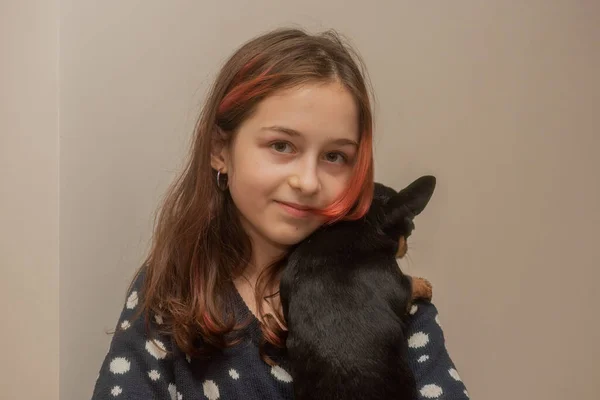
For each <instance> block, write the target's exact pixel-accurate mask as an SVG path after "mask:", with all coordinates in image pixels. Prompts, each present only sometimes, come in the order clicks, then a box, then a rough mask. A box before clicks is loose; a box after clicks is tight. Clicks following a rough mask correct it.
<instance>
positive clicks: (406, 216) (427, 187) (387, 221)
mask: <svg viewBox="0 0 600 400" xmlns="http://www.w3.org/2000/svg"><path fill="white" fill-rule="evenodd" d="M435 184H436V179H435V177H434V176H431V175H426V176H422V177H420V178H419V179H417V180H415V181H414V182H413V183H411V184H410V185H408V186H407V187H405V188H404V189H402V190H400V191H399V192H396V191H395V190H394V189H392V188H390V187H387V186H385V185H382V184H381V183H376V184H375V191H374V194H373V205H372V208H373V207H376V208H377V209H379V210H380V213H379V220H380V223H381V230H382V231H383V232H384V233H385V235H386V236H388V237H389V238H392V239H393V240H395V241H397V242H398V244H399V247H398V251H397V254H396V256H397V257H400V258H401V257H403V256H404V255H405V254H406V250H407V245H406V240H407V239H408V237H409V236H410V235H411V234H412V231H413V230H414V228H415V224H414V222H413V220H414V218H415V217H416V216H417V215H419V214H420V213H421V212H422V211H423V210H424V209H425V207H426V206H427V204H428V203H429V200H430V199H431V196H432V195H433V191H434V190H435Z"/></svg>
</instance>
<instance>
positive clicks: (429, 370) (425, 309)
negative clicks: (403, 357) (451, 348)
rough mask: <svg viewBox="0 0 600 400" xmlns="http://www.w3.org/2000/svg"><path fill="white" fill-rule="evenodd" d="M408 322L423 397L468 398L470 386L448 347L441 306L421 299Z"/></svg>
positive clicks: (412, 362) (413, 366) (412, 358)
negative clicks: (461, 374)
mask: <svg viewBox="0 0 600 400" xmlns="http://www.w3.org/2000/svg"><path fill="white" fill-rule="evenodd" d="M410 314H411V317H410V320H409V323H408V348H409V354H408V356H409V363H410V366H411V369H412V370H413V372H414V374H415V378H416V381H417V389H418V392H419V398H420V399H437V398H443V399H447V400H466V399H469V395H468V393H467V389H466V387H465V385H464V383H463V382H462V380H461V378H460V376H459V374H458V371H457V370H456V367H455V365H454V363H453V362H452V359H451V358H450V355H449V354H448V350H447V348H446V343H445V339H444V332H443V330H442V327H441V325H440V320H439V317H438V311H437V308H436V307H435V306H434V305H433V304H432V303H430V302H426V301H417V302H415V304H414V305H413V306H412V309H411V310H410Z"/></svg>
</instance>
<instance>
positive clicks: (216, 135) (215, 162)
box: [210, 126, 230, 174]
mask: <svg viewBox="0 0 600 400" xmlns="http://www.w3.org/2000/svg"><path fill="white" fill-rule="evenodd" d="M229 157H230V151H229V146H228V143H227V141H226V138H225V134H224V133H223V131H222V130H221V128H219V127H217V126H215V128H214V131H213V133H212V137H211V142H210V166H211V167H212V168H213V169H214V170H216V171H221V173H223V174H226V173H227V166H228V165H229V161H230V160H229Z"/></svg>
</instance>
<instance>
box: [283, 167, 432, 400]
mask: <svg viewBox="0 0 600 400" xmlns="http://www.w3.org/2000/svg"><path fill="white" fill-rule="evenodd" d="M435 182H436V181H435V178H434V177H433V176H424V177H421V178H419V179H417V180H416V181H415V182H413V183H412V184H411V185H409V186H408V187H407V188H405V189H404V190H402V191H400V192H399V193H397V192H396V191H395V190H393V189H391V188H388V187H386V186H384V185H381V184H377V183H376V184H375V193H374V199H373V203H372V205H371V207H370V209H369V212H368V213H367V215H366V216H365V217H364V218H362V219H360V220H358V221H343V222H338V223H336V224H333V225H330V226H325V227H323V228H321V229H319V230H318V231H316V232H315V233H314V234H313V235H311V236H310V237H309V238H307V239H306V240H304V241H303V242H302V243H300V244H299V245H298V246H297V247H296V248H295V249H294V250H293V251H292V253H291V254H290V256H289V260H288V264H287V266H286V268H285V270H284V272H283V275H282V278H281V284H280V297H281V302H282V307H283V312H284V316H285V319H286V322H287V325H288V330H289V332H288V337H287V342H286V346H287V352H288V360H289V363H290V365H289V367H290V369H291V374H292V376H293V378H294V398H295V399H296V400H312V399H315V400H316V399H318V400H333V399H338V400H353V399H356V400H370V399H373V400H374V399H377V400H382V399H383V400H385V399H398V400H404V399H406V400H412V399H417V390H416V385H415V379H414V376H413V374H412V372H411V370H410V368H409V366H408V361H407V351H408V345H407V338H406V337H405V326H404V323H403V320H404V318H405V316H406V314H407V308H408V305H409V302H410V300H411V283H410V279H409V278H408V277H406V276H405V275H404V274H402V272H401V271H400V268H399V267H398V264H397V262H396V253H397V250H398V243H399V240H400V237H401V236H404V237H405V238H407V237H408V236H409V235H410V234H411V232H412V230H413V228H414V225H413V219H414V217H415V216H416V215H418V214H419V213H420V212H421V211H422V210H423V209H424V208H425V206H426V205H427V203H428V201H429V199H430V198H431V196H432V194H433V190H434V188H435Z"/></svg>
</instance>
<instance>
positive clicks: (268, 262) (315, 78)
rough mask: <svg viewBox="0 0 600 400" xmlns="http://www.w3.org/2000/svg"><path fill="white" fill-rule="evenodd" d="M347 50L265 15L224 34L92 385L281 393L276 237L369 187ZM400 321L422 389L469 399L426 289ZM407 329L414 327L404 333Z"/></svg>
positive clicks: (360, 101) (364, 195) (365, 202)
mask: <svg viewBox="0 0 600 400" xmlns="http://www.w3.org/2000/svg"><path fill="white" fill-rule="evenodd" d="M364 76H365V74H364V69H363V68H362V63H361V61H360V58H359V56H358V55H357V54H356V53H355V52H353V51H352V49H351V48H350V47H349V46H347V45H346V44H344V43H343V42H342V41H341V40H340V38H339V37H338V36H337V35H336V34H334V33H333V32H326V33H322V34H319V35H309V34H307V33H305V32H303V31H300V30H290V29H278V30H275V31H272V32H269V33H267V34H264V35H261V36H259V37H256V38H255V39H253V40H251V41H249V42H247V43H246V44H245V45H244V46H242V47H241V48H240V49H238V50H237V51H236V52H235V53H234V54H233V56H232V57H231V58H230V59H229V60H228V61H227V62H226V64H225V65H224V67H223V68H222V70H221V71H220V74H219V75H218V77H217V79H216V82H215V84H214V86H213V87H212V90H211V92H210V93H209V95H208V98H207V100H206V104H205V106H204V108H203V109H202V112H201V115H200V118H199V121H198V124H197V127H196V129H195V136H194V142H193V145H192V149H191V154H190V157H189V161H188V163H187V165H186V167H185V169H184V171H183V173H182V174H181V176H180V177H179V178H178V179H177V180H176V181H175V183H174V184H173V186H172V187H171V189H170V191H169V193H168V196H167V197H166V200H165V202H164V205H163V207H162V209H161V212H160V214H159V218H158V220H157V224H156V228H155V232H154V236H153V244H152V248H151V251H150V254H149V256H148V258H147V260H146V262H145V263H144V266H143V267H142V268H141V269H140V270H139V272H138V274H137V276H136V278H135V279H134V281H133V283H132V287H131V288H130V291H129V296H128V298H127V302H126V305H125V308H124V310H123V313H122V315H121V318H120V321H119V323H118V325H117V331H116V333H115V335H114V337H113V339H112V343H111V346H110V350H109V352H108V354H107V356H106V358H105V361H104V363H103V364H102V367H101V370H100V375H99V378H98V380H97V382H96V386H95V389H94V394H93V399H107V398H113V397H115V398H126V399H151V398H152V399H169V398H170V399H184V400H185V399H193V398H203V399H205V398H207V399H210V400H216V399H260V400H263V399H291V398H292V394H293V392H292V384H291V382H292V377H291V376H290V375H289V374H288V372H287V371H286V369H285V355H284V353H283V351H281V350H280V349H282V348H283V347H284V346H285V341H284V337H285V321H283V319H282V317H281V309H280V304H279V302H278V301H277V290H278V277H279V274H280V272H281V270H282V268H283V267H284V265H285V257H286V252H287V251H288V249H290V247H291V246H293V245H295V244H297V243H299V242H300V241H302V240H303V239H305V238H306V237H307V236H309V235H310V234H311V233H312V232H314V231H315V230H316V229H317V228H319V226H321V225H322V224H324V223H326V222H332V221H336V220H339V219H342V218H347V219H353V218H360V217H361V216H363V215H364V213H365V212H366V210H367V209H368V207H369V204H370V202H371V199H372V191H373V160H372V114H371V105H370V100H369V98H370V97H369V90H368V87H367V84H366V82H365V79H364ZM411 313H412V314H413V315H412V316H411V320H410V327H409V329H410V332H409V338H410V339H409V345H410V348H411V355H410V356H411V368H412V369H413V371H414V373H415V377H416V379H417V383H418V387H419V390H420V393H421V395H422V396H423V397H424V398H436V397H439V396H442V395H443V396H444V398H452V399H459V398H468V397H467V396H466V391H465V388H464V386H463V385H462V383H461V382H460V379H459V377H458V374H457V373H456V370H455V369H454V366H453V364H452V361H451V359H450V358H449V356H448V353H447V351H446V349H445V345H444V338H443V333H442V331H441V328H440V327H439V325H438V324H437V323H436V322H435V321H436V316H437V312H436V309H435V307H434V306H433V305H432V304H431V303H425V302H421V303H418V305H416V306H415V307H413V310H411ZM411 335H412V336H411Z"/></svg>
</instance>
